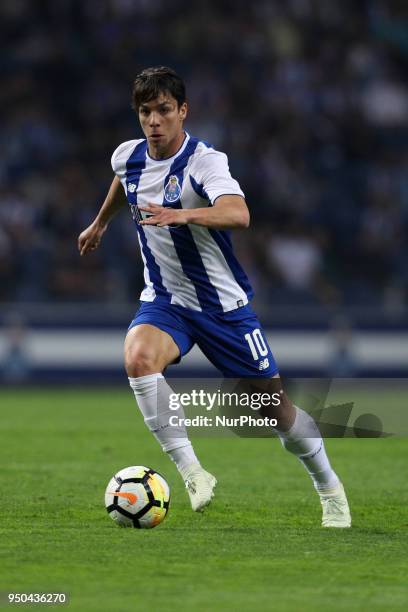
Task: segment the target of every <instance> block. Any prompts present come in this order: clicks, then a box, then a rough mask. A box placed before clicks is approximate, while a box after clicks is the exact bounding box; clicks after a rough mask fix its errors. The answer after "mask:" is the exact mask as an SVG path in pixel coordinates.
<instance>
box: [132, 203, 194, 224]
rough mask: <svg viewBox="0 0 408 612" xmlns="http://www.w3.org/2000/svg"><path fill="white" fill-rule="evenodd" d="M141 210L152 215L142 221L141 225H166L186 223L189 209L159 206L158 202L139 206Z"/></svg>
mask: <svg viewBox="0 0 408 612" xmlns="http://www.w3.org/2000/svg"><path fill="white" fill-rule="evenodd" d="M139 210H143V211H145V212H147V213H148V214H149V215H151V216H150V217H148V218H147V219H143V221H140V225H156V226H157V227H164V226H166V225H170V226H172V225H173V226H174V225H186V224H187V223H188V220H187V210H183V209H181V208H168V207H167V206H159V205H158V204H146V205H145V206H139Z"/></svg>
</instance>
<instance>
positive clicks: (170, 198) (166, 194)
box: [112, 134, 253, 312]
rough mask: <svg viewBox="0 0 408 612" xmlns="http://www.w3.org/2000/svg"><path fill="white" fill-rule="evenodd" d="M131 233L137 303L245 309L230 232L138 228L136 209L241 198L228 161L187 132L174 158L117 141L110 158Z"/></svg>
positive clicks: (247, 289) (138, 143) (245, 285)
mask: <svg viewBox="0 0 408 612" xmlns="http://www.w3.org/2000/svg"><path fill="white" fill-rule="evenodd" d="M112 168H113V171H114V172H115V173H116V175H117V176H118V177H119V179H120V181H121V183H122V185H123V188H124V190H125V193H126V195H127V199H128V202H129V205H130V209H131V212H132V216H133V219H134V220H135V223H136V228H137V231H138V238H139V244H140V249H141V254H142V258H143V262H144V279H145V288H144V290H143V291H142V294H141V296H140V299H141V300H142V301H147V302H152V301H155V300H158V301H161V302H167V303H169V304H177V305H179V306H183V307H185V308H190V309H192V310H198V311H206V312H210V311H218V312H228V311H230V310H233V309H235V308H237V307H239V306H242V305H244V304H247V303H248V300H249V299H251V297H252V295H253V291H252V289H251V286H250V284H249V281H248V278H247V276H246V274H245V272H244V271H243V269H242V268H241V266H240V264H239V262H238V260H237V259H236V257H235V255H234V253H233V250H232V245H231V239H230V235H229V232H227V231H219V230H214V229H208V228H206V227H202V226H198V225H193V224H191V225H182V226H179V227H156V226H146V225H145V226H142V225H139V224H138V219H139V218H140V211H138V210H137V206H138V205H146V204H149V203H153V204H161V205H163V206H172V207H175V208H199V207H203V206H212V205H213V204H214V202H215V200H216V199H217V198H218V197H219V196H221V195H226V194H235V195H241V196H243V195H244V194H243V193H242V191H241V189H240V186H239V184H238V183H237V181H236V180H234V179H233V178H232V177H231V174H230V171H229V168H228V160H227V156H226V155H225V154H224V153H220V152H219V151H216V150H215V149H213V148H212V147H210V146H209V145H207V144H206V143H204V142H202V141H200V140H199V139H198V138H193V137H192V136H189V134H186V137H185V139H184V142H183V145H182V146H181V148H180V149H179V150H178V151H177V153H176V154H175V155H173V156H172V157H170V158H167V159H163V160H155V159H152V158H151V157H150V156H149V153H148V149H147V141H146V140H144V139H143V140H129V141H127V142H124V143H122V144H121V145H120V146H119V147H118V148H117V149H116V150H115V152H114V153H113V155H112Z"/></svg>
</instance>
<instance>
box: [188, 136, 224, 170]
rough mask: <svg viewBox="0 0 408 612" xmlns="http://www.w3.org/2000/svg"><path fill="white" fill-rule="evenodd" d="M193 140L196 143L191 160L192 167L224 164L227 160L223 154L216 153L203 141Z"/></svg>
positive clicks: (214, 149)
mask: <svg viewBox="0 0 408 612" xmlns="http://www.w3.org/2000/svg"><path fill="white" fill-rule="evenodd" d="M194 140H195V141H196V143H197V146H196V148H195V151H194V155H193V159H192V163H193V165H194V166H197V165H198V166H200V165H205V166H207V165H210V166H211V165H218V164H225V162H226V161H227V160H228V158H227V156H226V154H225V153H223V152H222V151H218V150H217V149H216V148H215V147H214V146H213V145H211V144H210V143H208V142H206V141H205V140H200V139H199V138H194Z"/></svg>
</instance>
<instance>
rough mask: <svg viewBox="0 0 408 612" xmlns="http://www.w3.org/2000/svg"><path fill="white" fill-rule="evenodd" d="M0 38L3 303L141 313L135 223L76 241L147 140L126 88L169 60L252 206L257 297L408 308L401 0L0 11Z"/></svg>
mask: <svg viewBox="0 0 408 612" xmlns="http://www.w3.org/2000/svg"><path fill="white" fill-rule="evenodd" d="M0 32H1V38H2V46H3V50H2V57H1V64H0V65H1V73H2V88H1V92H0V105H1V112H2V117H3V119H2V125H1V130H0V138H1V149H2V155H1V158H0V179H1V180H0V185H1V187H0V301H1V302H46V301H54V302H55V301H61V302H62V301H63V302H89V301H106V302H126V301H131V302H136V300H137V297H138V295H139V292H140V289H141V287H142V274H141V260H140V257H139V255H138V245H137V239H136V233H135V229H134V227H133V225H132V222H131V218H130V215H129V214H128V213H127V211H124V212H123V213H121V215H120V216H119V217H118V219H117V220H116V221H115V222H114V223H112V225H111V227H110V230H109V232H108V233H107V234H106V235H105V238H104V241H103V244H102V246H101V247H100V249H99V250H98V251H97V252H95V253H93V254H91V255H90V256H88V257H86V258H83V259H81V258H80V257H79V255H78V252H77V246H76V241H77V236H78V234H79V233H80V231H81V230H82V229H84V228H85V227H86V226H87V225H88V223H89V222H90V221H91V220H92V219H93V217H94V215H95V213H96V211H97V209H98V208H99V206H100V204H101V202H102V201H103V198H104V195H105V193H106V191H107V188H108V186H109V184H110V181H111V179H112V170H111V167H110V156H111V154H112V152H113V150H114V149H115V148H116V146H117V145H118V144H119V143H120V142H123V141H125V140H129V139H131V138H137V137H140V136H141V132H140V129H139V127H138V123H137V117H136V116H135V114H134V113H133V111H132V110H131V108H130V92H131V86H132V81H133V79H134V76H135V75H136V74H137V72H139V71H140V70H141V69H142V68H143V67H146V66H150V65H157V64H165V65H170V66H172V67H174V68H175V69H176V70H178V71H179V72H180V74H181V75H182V76H183V77H184V78H185V81H186V84H187V93H188V100H189V104H190V111H189V117H188V120H187V124H186V128H187V130H188V131H189V132H190V133H192V134H194V135H196V136H199V137H202V138H204V139H205V140H207V141H209V142H211V143H212V144H213V145H214V146H215V147H216V148H218V149H220V150H223V151H225V152H226V153H227V154H228V156H229V161H230V168H231V171H232V173H233V175H234V176H235V177H236V178H237V179H238V180H239V182H240V184H241V186H242V188H243V190H244V192H245V194H246V198H247V202H248V204H249V207H250V209H251V213H252V225H251V228H250V229H249V230H247V231H245V232H242V234H240V235H239V240H238V241H237V251H238V256H239V257H240V259H241V261H242V263H243V265H244V267H245V268H246V269H247V272H248V274H249V276H250V278H251V281H252V283H253V284H254V286H255V289H256V291H257V294H258V298H257V299H258V302H259V303H261V304H264V305H268V304H317V303H320V304H321V303H324V304H326V303H327V304H339V305H343V304H345V305H347V304H362V305H364V304H370V305H373V304H378V306H379V307H384V306H387V307H391V308H403V307H404V304H405V301H406V298H407V287H408V242H407V239H406V238H407V227H408V87H407V79H406V74H407V68H408V65H407V64H408V13H407V11H406V0H371V1H369V0H366V1H364V0H361V1H360V2H355V1H354V0H341V1H340V0H338V1H337V0H333V1H330V2H328V1H327V0H286V1H285V2H281V1H280V0H255V1H254V2H247V1H246V0H245V1H243V0H213V1H208V0H190V1H189V2H187V1H184V0H183V1H182V0H173V1H172V2H171V3H170V2H165V0H86V1H83V0H42V2H31V1H30V0H6V1H5V2H2V3H1V4H0Z"/></svg>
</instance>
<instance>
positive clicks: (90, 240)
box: [78, 221, 106, 256]
mask: <svg viewBox="0 0 408 612" xmlns="http://www.w3.org/2000/svg"><path fill="white" fill-rule="evenodd" d="M105 231H106V225H100V224H99V223H97V222H96V221H94V222H93V223H91V225H90V226H89V227H87V228H86V229H85V230H84V231H83V232H82V233H81V234H80V235H79V237H78V250H79V253H80V255H81V256H82V255H86V253H89V251H95V249H97V248H98V246H99V244H100V242H101V239H102V236H103V234H104V233H105Z"/></svg>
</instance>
